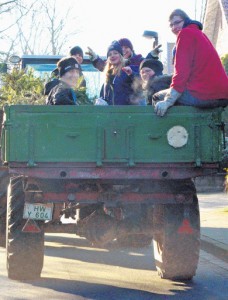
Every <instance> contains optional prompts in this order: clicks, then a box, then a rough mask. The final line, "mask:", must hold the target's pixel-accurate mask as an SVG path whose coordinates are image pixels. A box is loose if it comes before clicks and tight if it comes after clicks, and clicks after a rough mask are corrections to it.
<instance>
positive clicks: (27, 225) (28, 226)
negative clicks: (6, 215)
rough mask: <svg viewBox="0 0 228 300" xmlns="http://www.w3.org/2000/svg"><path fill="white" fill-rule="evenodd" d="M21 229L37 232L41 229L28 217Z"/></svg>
mask: <svg viewBox="0 0 228 300" xmlns="http://www.w3.org/2000/svg"><path fill="white" fill-rule="evenodd" d="M22 231H23V232H33V233H38V232H40V231H41V230H40V228H39V226H38V225H37V224H36V222H35V221H34V220H30V219H28V220H27V222H26V223H25V226H24V227H23V228H22Z"/></svg>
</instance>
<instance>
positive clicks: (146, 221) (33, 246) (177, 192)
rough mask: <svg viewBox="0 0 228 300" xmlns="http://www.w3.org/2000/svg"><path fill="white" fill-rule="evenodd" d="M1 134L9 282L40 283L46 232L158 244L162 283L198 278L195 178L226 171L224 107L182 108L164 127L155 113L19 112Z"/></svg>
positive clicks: (13, 110)
mask: <svg viewBox="0 0 228 300" xmlns="http://www.w3.org/2000/svg"><path fill="white" fill-rule="evenodd" d="M2 126H3V127H2V138H1V145H2V161H3V163H4V165H5V166H6V167H7V168H8V170H9V173H10V175H11V180H10V184H9V188H8V211H7V226H6V232H7V243H6V244H7V268H8V275H9V277H10V278H12V279H31V278H37V277H39V276H40V274H41V271H42V267H43V249H44V233H45V232H62V233H73V234H75V233H76V234H79V235H81V236H84V237H86V238H87V239H88V240H89V241H91V243H93V244H96V245H100V246H104V245H105V244H107V243H109V242H114V243H115V242H118V243H119V244H120V245H121V246H129V245H130V246H145V245H148V244H150V243H151V240H152V239H153V245H154V258H155V263H156V267H157V270H158V272H159V274H160V276H161V277H162V278H171V279H173V278H178V279H185V280H186V279H191V278H192V277H193V276H194V275H195V271H196V268H197V264H198V257H199V247H200V218H199V208H198V200H197V195H196V190H195V187H194V183H193V181H192V178H194V177H197V176H204V175H210V174H216V173H217V172H218V171H219V168H220V164H221V161H222V153H223V149H224V136H223V131H224V126H223V122H222V109H221V108H217V109H196V108H192V107H184V106H176V107H173V108H171V109H170V110H169V112H168V114H167V115H166V116H165V117H162V118H161V117H158V116H156V115H155V113H154V111H153V107H151V106H146V107H139V106H118V107H117V106H116V107H115V106H114V107H111V106H108V107H101V106H99V107H96V106H74V107H72V106H27V105H20V106H9V107H5V110H4V118H3V125H2ZM63 216H64V217H65V218H70V217H71V218H72V219H74V220H75V221H74V222H73V223H67V224H65V223H64V222H62V218H63Z"/></svg>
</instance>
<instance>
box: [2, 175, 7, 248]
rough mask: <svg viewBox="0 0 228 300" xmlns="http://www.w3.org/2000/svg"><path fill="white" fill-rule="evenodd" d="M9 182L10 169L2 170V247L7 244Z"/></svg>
mask: <svg viewBox="0 0 228 300" xmlns="http://www.w3.org/2000/svg"><path fill="white" fill-rule="evenodd" d="M8 184H9V173H8V170H5V171H0V247H5V246H6V210H7V209H6V208H7V187H8Z"/></svg>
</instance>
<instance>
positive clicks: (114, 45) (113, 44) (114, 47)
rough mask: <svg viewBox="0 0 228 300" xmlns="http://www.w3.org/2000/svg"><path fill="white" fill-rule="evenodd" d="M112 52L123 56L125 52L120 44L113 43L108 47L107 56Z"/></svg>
mask: <svg viewBox="0 0 228 300" xmlns="http://www.w3.org/2000/svg"><path fill="white" fill-rule="evenodd" d="M112 50H115V51H117V52H119V53H120V54H121V55H122V56H123V50H122V47H121V45H120V43H119V42H117V41H113V42H112V43H111V45H110V46H109V47H108V51H107V56H108V55H109V52H110V51H112Z"/></svg>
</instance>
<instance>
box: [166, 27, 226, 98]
mask: <svg viewBox="0 0 228 300" xmlns="http://www.w3.org/2000/svg"><path fill="white" fill-rule="evenodd" d="M171 87H172V88H174V89H175V90H176V91H178V92H179V93H183V92H184V90H188V91H189V92H190V93H191V94H192V96H194V97H196V98H198V99H199V100H214V99H228V76H227V75H226V73H225V69H224V67H223V66H222V64H221V60H220V58H219V56H218V54H217V52H216V50H215V48H214V47H213V45H212V44H211V42H210V41H209V39H208V38H207V36H206V35H205V34H204V33H203V32H202V31H201V30H200V28H199V26H197V24H192V23H191V24H190V25H188V26H186V27H185V28H183V29H182V30H181V31H180V32H179V33H178V36H177V42H176V53H175V59H174V74H173V78H172V83H171Z"/></svg>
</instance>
